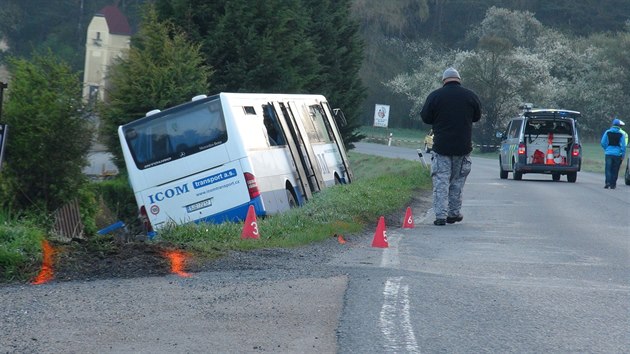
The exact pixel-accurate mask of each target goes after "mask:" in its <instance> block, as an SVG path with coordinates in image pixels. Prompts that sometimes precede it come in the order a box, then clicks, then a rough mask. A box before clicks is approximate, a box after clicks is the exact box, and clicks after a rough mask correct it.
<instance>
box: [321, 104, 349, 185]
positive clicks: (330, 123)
mask: <svg viewBox="0 0 630 354" xmlns="http://www.w3.org/2000/svg"><path fill="white" fill-rule="evenodd" d="M321 106H322V108H323V109H324V112H326V114H325V117H326V119H324V124H326V129H329V130H330V131H331V132H332V133H333V137H334V138H335V144H337V150H339V155H340V156H341V161H342V162H343V168H344V169H345V170H346V178H348V181H346V183H350V182H352V179H353V178H354V175H353V174H352V170H350V164H349V163H348V156H347V155H346V149H345V147H344V145H343V139H342V138H341V134H339V130H338V129H335V128H337V124H336V123H335V118H336V117H335V116H336V115H340V120H342V125H346V124H347V122H346V117H345V116H344V114H343V111H341V109H336V110H335V116H333V114H332V112H331V110H330V106H329V105H328V102H324V103H322V104H321Z"/></svg>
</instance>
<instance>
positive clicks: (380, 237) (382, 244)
mask: <svg viewBox="0 0 630 354" xmlns="http://www.w3.org/2000/svg"><path fill="white" fill-rule="evenodd" d="M372 247H379V248H387V247H389V243H387V231H386V230H385V218H384V217H382V216H381V218H380V219H378V225H377V226H376V232H375V233H374V240H372Z"/></svg>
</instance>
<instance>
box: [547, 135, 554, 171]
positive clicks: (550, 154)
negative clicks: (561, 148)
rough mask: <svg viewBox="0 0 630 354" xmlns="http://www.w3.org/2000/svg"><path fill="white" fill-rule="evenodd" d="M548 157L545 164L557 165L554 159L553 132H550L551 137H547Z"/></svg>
mask: <svg viewBox="0 0 630 354" xmlns="http://www.w3.org/2000/svg"><path fill="white" fill-rule="evenodd" d="M547 143H548V144H549V145H547V159H546V160H545V165H555V162H554V161H553V146H552V143H553V133H549V138H547Z"/></svg>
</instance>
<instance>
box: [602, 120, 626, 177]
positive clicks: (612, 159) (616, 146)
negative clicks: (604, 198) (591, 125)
mask: <svg viewBox="0 0 630 354" xmlns="http://www.w3.org/2000/svg"><path fill="white" fill-rule="evenodd" d="M622 124H623V122H622V121H620V120H619V119H617V118H615V119H613V121H612V127H610V129H608V130H606V131H605V132H604V135H602V141H601V145H602V148H604V155H605V158H606V169H605V173H606V182H605V184H604V188H606V189H608V188H610V189H615V188H617V177H619V167H621V163H622V162H623V159H624V158H625V156H626V144H627V142H626V137H625V135H624V133H623V132H622V130H621V125H622Z"/></svg>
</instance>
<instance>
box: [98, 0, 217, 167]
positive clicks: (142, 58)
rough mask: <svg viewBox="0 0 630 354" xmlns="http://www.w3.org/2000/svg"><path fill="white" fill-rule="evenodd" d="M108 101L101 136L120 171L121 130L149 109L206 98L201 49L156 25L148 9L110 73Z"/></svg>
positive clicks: (153, 13) (163, 25) (167, 24)
mask: <svg viewBox="0 0 630 354" xmlns="http://www.w3.org/2000/svg"><path fill="white" fill-rule="evenodd" d="M109 73H110V76H109V80H110V87H109V88H108V89H107V96H108V102H105V103H104V104H103V105H102V109H101V110H100V112H101V118H102V123H103V125H102V131H101V132H102V134H103V140H104V142H105V143H106V144H107V146H108V148H109V151H111V152H112V154H113V155H114V159H115V162H116V164H117V166H118V167H119V168H124V162H123V161H124V160H123V157H122V152H121V148H120V142H119V140H118V135H117V128H118V126H119V125H122V124H125V123H128V122H131V121H133V120H135V119H138V118H140V117H142V116H144V115H145V114H146V112H148V111H150V110H153V109H165V108H169V107H172V106H175V105H178V104H181V103H183V102H185V101H189V100H190V99H191V98H192V97H193V96H195V95H198V94H205V93H208V80H210V78H211V77H212V70H211V69H210V68H209V67H208V66H206V65H204V63H203V58H202V56H201V53H200V48H199V45H196V44H192V43H191V42H190V41H189V40H188V39H187V38H186V36H185V35H184V34H183V33H182V32H180V31H178V30H177V29H176V28H175V27H174V26H173V25H172V24H171V23H170V22H168V21H159V20H158V18H157V13H156V11H155V9H154V8H153V7H148V8H147V10H146V12H145V14H144V18H143V21H142V24H141V28H140V31H139V32H138V34H137V35H136V36H134V37H133V38H132V43H131V48H130V50H129V55H128V57H126V58H122V59H120V60H118V62H117V63H116V64H115V65H113V66H112V67H111V68H110V72H109Z"/></svg>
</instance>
